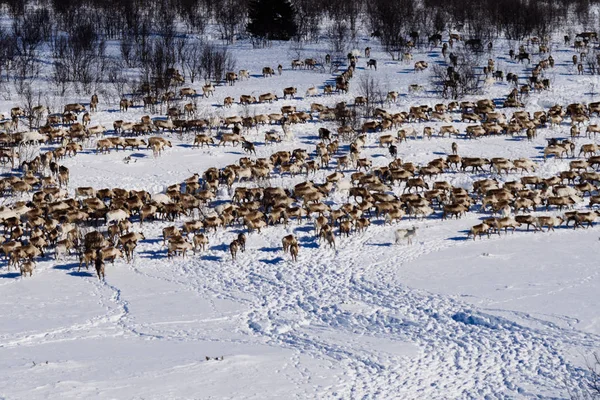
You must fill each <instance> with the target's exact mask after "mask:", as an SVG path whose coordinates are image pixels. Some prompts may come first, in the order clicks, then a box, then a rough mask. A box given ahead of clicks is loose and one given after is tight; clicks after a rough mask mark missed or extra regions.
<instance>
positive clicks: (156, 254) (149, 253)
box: [139, 248, 167, 259]
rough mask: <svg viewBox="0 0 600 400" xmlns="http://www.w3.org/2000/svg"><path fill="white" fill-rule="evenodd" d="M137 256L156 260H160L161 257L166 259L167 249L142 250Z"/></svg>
mask: <svg viewBox="0 0 600 400" xmlns="http://www.w3.org/2000/svg"><path fill="white" fill-rule="evenodd" d="M139 254H140V256H141V257H142V258H151V259H158V258H162V257H163V256H164V257H166V255H167V249H166V248H165V249H160V250H144V251H140V253H139Z"/></svg>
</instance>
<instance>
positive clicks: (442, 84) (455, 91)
mask: <svg viewBox="0 0 600 400" xmlns="http://www.w3.org/2000/svg"><path fill="white" fill-rule="evenodd" d="M456 57H457V59H458V62H457V64H456V66H447V67H444V66H442V65H439V64H435V65H433V67H432V71H433V73H432V74H431V84H432V86H433V87H434V88H437V90H438V92H440V93H441V94H442V96H443V97H446V98H448V97H449V98H453V99H458V98H461V97H464V96H467V95H472V94H479V93H481V90H482V82H481V80H480V79H479V76H478V75H477V72H476V68H477V66H478V65H479V64H480V58H479V55H478V54H476V53H472V52H468V51H466V50H465V49H463V50H461V51H457V53H456Z"/></svg>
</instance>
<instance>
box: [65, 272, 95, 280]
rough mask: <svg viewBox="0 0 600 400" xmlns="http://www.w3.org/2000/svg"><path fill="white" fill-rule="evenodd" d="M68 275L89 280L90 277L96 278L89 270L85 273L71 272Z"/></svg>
mask: <svg viewBox="0 0 600 400" xmlns="http://www.w3.org/2000/svg"><path fill="white" fill-rule="evenodd" d="M67 275H71V276H76V277H78V278H89V277H94V276H96V274H93V273H91V272H90V271H87V270H83V271H79V272H78V271H71V272H69V273H68V274H67Z"/></svg>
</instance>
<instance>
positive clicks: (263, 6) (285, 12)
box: [246, 0, 298, 40]
mask: <svg viewBox="0 0 600 400" xmlns="http://www.w3.org/2000/svg"><path fill="white" fill-rule="evenodd" d="M295 14H296V12H295V10H294V7H293V6H292V4H291V3H290V1H289V0H252V1H251V2H250V4H249V7H248V20H249V22H248V26H247V28H246V29H247V31H248V33H250V34H251V35H252V36H254V37H256V38H260V39H263V40H290V39H291V38H292V37H293V36H295V35H296V32H297V30H298V28H297V26H296V22H295Z"/></svg>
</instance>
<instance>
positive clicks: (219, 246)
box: [209, 243, 229, 252]
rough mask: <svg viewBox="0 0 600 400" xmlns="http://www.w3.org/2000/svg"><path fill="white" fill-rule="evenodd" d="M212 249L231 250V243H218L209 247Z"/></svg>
mask: <svg viewBox="0 0 600 400" xmlns="http://www.w3.org/2000/svg"><path fill="white" fill-rule="evenodd" d="M209 250H210V251H226V252H229V245H228V244H226V243H221V244H217V245H214V246H211V247H210V248H209Z"/></svg>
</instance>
